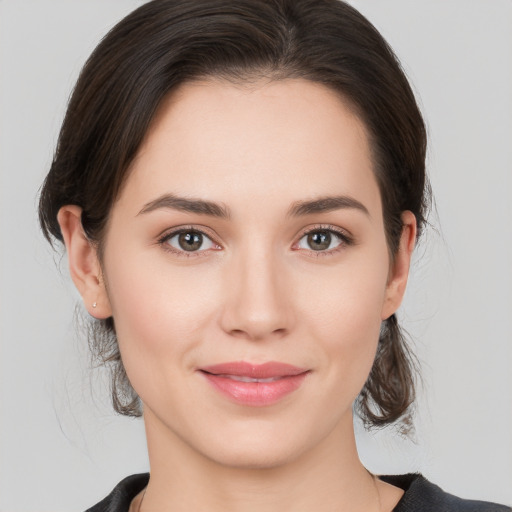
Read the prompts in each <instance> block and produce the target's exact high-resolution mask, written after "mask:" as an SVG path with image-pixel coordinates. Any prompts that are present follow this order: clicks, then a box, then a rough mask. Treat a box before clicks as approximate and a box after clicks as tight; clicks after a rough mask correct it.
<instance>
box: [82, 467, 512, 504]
mask: <svg viewBox="0 0 512 512" xmlns="http://www.w3.org/2000/svg"><path fill="white" fill-rule="evenodd" d="M380 478H381V479H382V480H384V481H385V482H388V483H390V484H393V485H395V486H396V487H400V488H401V489H403V490H404V491H405V493H404V495H403V496H402V499H401V500H400V501H399V502H398V504H397V505H396V507H395V508H394V509H393V512H512V508H510V507H505V506H503V505H497V504H496V503H489V502H487V501H473V500H463V499H461V498H457V497H455V496H453V495H452V494H448V493H446V492H444V491H443V490H442V489H440V488H439V487H438V486H437V485H434V484H431V483H430V482H429V481H428V480H426V479H425V478H424V477H423V476H421V475H419V474H410V475H396V476H381V477H380ZM148 481H149V473H142V474H140V475H132V476H129V477H127V478H125V479H124V480H122V481H121V482H119V484H117V486H116V487H115V489H114V490H113V491H112V492H111V493H110V494H109V495H108V496H107V497H106V498H105V499H104V500H103V501H100V502H99V503H98V504H97V505H95V506H94V507H92V508H90V509H88V510H87V511H86V512H128V509H129V508H130V503H131V501H132V500H133V498H135V496H136V495H137V494H138V493H139V492H140V491H142V489H144V487H146V485H147V484H148Z"/></svg>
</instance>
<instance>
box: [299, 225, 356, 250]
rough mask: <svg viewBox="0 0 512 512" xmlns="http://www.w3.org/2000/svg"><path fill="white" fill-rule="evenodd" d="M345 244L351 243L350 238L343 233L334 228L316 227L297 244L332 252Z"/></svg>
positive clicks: (305, 247)
mask: <svg viewBox="0 0 512 512" xmlns="http://www.w3.org/2000/svg"><path fill="white" fill-rule="evenodd" d="M343 244H345V245H350V240H349V239H348V237H345V236H343V235H342V234H341V233H337V232H336V231H334V230H332V229H315V230H312V231H310V232H309V233H305V234H304V235H303V236H302V237H301V239H300V240H299V243H298V244H297V246H298V248H299V249H307V250H309V251H316V252H331V251H332V250H333V249H336V248H338V247H339V246H341V245H343Z"/></svg>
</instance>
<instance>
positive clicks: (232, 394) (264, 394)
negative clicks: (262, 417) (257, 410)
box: [199, 361, 309, 406]
mask: <svg viewBox="0 0 512 512" xmlns="http://www.w3.org/2000/svg"><path fill="white" fill-rule="evenodd" d="M199 371H200V372H201V373H202V374H203V375H204V376H205V377H206V379H207V380H208V382H209V383H210V384H211V385H212V386H213V387H214V388H215V389H217V391H220V392H221V393H223V394H224V395H226V396H228V397H229V398H231V399H232V400H234V401H235V402H237V403H239V404H242V405H252V406H265V405H271V404H274V403H276V402H278V401H279V400H281V399H282V398H283V397H285V396H286V395H288V394H290V393H291V392H293V391H295V390H296V389H298V388H299V387H300V385H301V384H302V382H303V381H304V378H305V377H306V375H307V374H308V373H309V370H307V369H304V368H298V367H297V366H292V365H290V364H285V363H277V362H268V363H264V364H259V365H256V364H251V363H247V362H244V361H239V362H230V363H223V364H217V365H213V366H205V367H202V368H199Z"/></svg>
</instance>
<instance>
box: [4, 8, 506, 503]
mask: <svg viewBox="0 0 512 512" xmlns="http://www.w3.org/2000/svg"><path fill="white" fill-rule="evenodd" d="M141 3H143V2H142V1H140V0H139V1H137V0H87V1H80V0H60V1H58V0H34V1H28V0H0V73H1V75H0V78H1V81H0V109H1V110H0V112H1V118H0V119H1V120H0V123H1V124H0V130H1V133H0V144H1V147H0V168H1V175H0V180H1V181H0V230H1V231H0V236H1V242H0V244H1V245H0V247H1V253H0V255H1V256H0V258H1V260H0V322H1V325H0V335H1V349H0V350H1V352H0V372H1V373H0V377H1V386H0V414H1V423H0V457H1V459H0V461H1V462H0V510H2V511H9V512H32V511H42V512H44V511H52V512H61V511H62V512H64V511H72V510H75V511H79V510H83V509H85V508H87V507H88V506H90V505H92V504H93V503H94V502H96V501H98V500H99V499H100V498H101V497H102V496H103V495H104V494H106V493H107V492H108V491H109V490H110V489H111V487H112V486H113V485H114V484H115V483H116V482H117V481H118V480H120V479H121V478H122V477H124V476H125V475H128V474H130V473H134V472H138V471H144V470H146V469H147V460H146V455H145V441H144V432H143V427H142V422H141V421H140V420H130V419H125V418H118V417H116V416H115V415H114V414H113V413H112V412H111V410H110V406H109V397H108V392H107V391H106V390H105V388H106V387H107V382H108V381H107V377H106V376H105V374H104V373H103V372H102V371H98V370H95V371H91V370H90V369H89V368H88V365H89V363H88V356H87V347H86V342H85V341H84V340H83V337H81V336H80V335H79V334H77V332H76V331H77V330H76V328H75V325H74V322H73V311H74V304H75V302H76V301H77V294H76V292H75V291H74V289H73V287H72V285H71V283H70V280H69V277H68V275H67V270H66V260H65V257H64V258H61V256H60V254H59V253H58V252H57V253H53V252H52V251H51V249H50V248H49V247H48V246H47V244H45V242H44V241H43V240H42V236H41V235H40V233H39V231H38V227H37V222H36V216H35V209H36V201H37V200H36V198H37V192H38V187H39V186H40V184H41V182H42V179H43V177H44V175H45V172H46V171H47V169H48V166H49V163H50V161H51V154H52V151H53V147H54V144H55V141H56V136H57V130H58V128H59V124H60V122H61V119H62V116H63V112H64V108H65V103H66V100H67V97H68V95H69V93H70V90H71V88H72V85H73V83H74V81H75V79H76V77H77V74H78V72H79V69H80V67H81V65H82V64H83V62H84V60H85V58H86V57H87V56H88V54H89V53H90V52H91V51H92V49H93V48H94V46H95V44H96V43H97V42H98V41H99V39H100V37H101V36H102V35H103V34H104V33H105V32H106V31H107V29H109V28H110V27H111V26H112V25H113V24H114V23H115V22H116V21H117V20H119V19H120V18H121V17H122V16H123V15H125V14H126V13H128V12H129V11H130V10H132V9H133V8H134V7H136V6H138V5H140V4H141ZM352 3H353V4H354V5H355V6H356V7H358V8H359V9H360V10H361V11H362V12H363V13H364V14H366V15H367V16H368V17H369V19H370V20H371V21H372V22H373V23H374V24H375V25H376V26H377V28H379V29H380V30H381V31H382V32H383V34H384V36H385V37H386V38H387V39H388V41H389V42H390V44H391V46H392V47H393V48H394V49H395V50H396V52H397V54H398V55H399V57H400V58H401V59H402V61H403V65H404V68H405V70H406V72H407V74H408V75H409V77H410V78H411V80H412V82H413V84H414V87H415V89H416V90H417V91H418V98H419V100H420V103H421V105H422V108H423V110H424V112H425V115H426V119H427V122H428V125H429V132H430V149H429V170H430V175H431V179H432V184H433V187H434V192H435V197H436V203H437V213H436V214H433V215H432V216H431V222H432V224H433V226H434V227H433V228H432V229H431V230H429V232H428V233H427V236H426V238H425V240H424V241H423V243H422V245H421V246H420V247H419V250H418V251H417V257H416V262H415V265H414V268H413V274H412V278H411V282H410V286H409V289H408V293H407V297H406V302H405V304H404V307H403V309H402V312H401V318H402V320H403V321H404V323H405V325H406V327H407V329H408V330H409V332H410V334H411V336H412V338H413V341H414V345H415V346H416V350H417V352H418V354H419V356H420V359H421V360H422V362H423V376H424V390H423V391H422V392H421V396H420V400H419V402H418V415H417V425H418V431H417V435H416V442H415V443H413V442H410V441H407V440H402V439H400V438H399V437H398V436H397V435H396V434H395V433H394V432H393V430H384V431H382V432H378V433H373V434H367V433H365V432H363V431H362V430H361V428H360V426H359V425H357V429H358V433H359V446H360V452H361V456H362V458H363V460H364V461H365V462H366V464H367V465H368V467H369V468H370V469H372V470H373V471H376V472H382V473H392V472H405V471H416V470H419V471H422V472H423V473H424V474H425V475H427V476H428V477H429V478H430V479H432V480H434V481H435V482H436V483H438V484H439V485H441V486H442V487H444V488H445V490H448V491H451V492H453V493H456V494H459V495H461V496H463V497H468V498H469V497H473V498H481V499H489V500H496V501H501V502H505V503H508V504H512V375H511V370H510V368H511V363H512V334H511V333H512V265H511V263H512V227H511V224H512V207H511V201H510V196H511V192H512V99H511V96H512V1H510V0H485V1H484V0H480V1H476V0H429V1H428V2H425V1H419V0H385V1H383V0H357V1H356V0H354V1H353V2H352ZM59 267H60V268H61V271H59V270H58V268H59Z"/></svg>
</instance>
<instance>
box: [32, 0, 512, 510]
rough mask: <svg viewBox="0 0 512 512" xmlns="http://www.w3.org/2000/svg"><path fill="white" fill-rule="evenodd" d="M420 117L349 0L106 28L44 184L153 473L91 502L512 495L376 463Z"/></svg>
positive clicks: (416, 201)
mask: <svg viewBox="0 0 512 512" xmlns="http://www.w3.org/2000/svg"><path fill="white" fill-rule="evenodd" d="M425 150H426V136H425V128H424V124H423V121H422V118H421V115H420V113H419V110H418V108H417V106H416V102H415V99H414V95H413V94H412V91H411V89H410V87H409V84H408V83H407V80H406V78H405V76H404V75H403V73H402V71H401V69H400V67H399V64H398V63H397V61H396V59H395V57H394V55H393V54H392V52H391V51H390V49H389V48H388V46H387V45H386V43H385V42H384V40H383V39H382V38H381V36H380V35H379V34H378V33H377V32H376V30H375V29H374V28H373V27H372V26H371V25H370V24H369V23H368V22H367V20H365V19H364V18H363V17H362V16H361V15H359V14H358V13H357V12H356V11H355V10H353V9H352V8H350V7H348V6H347V5H345V4H343V3H341V2H337V1H322V2H318V1H312V0H308V1H290V0H279V1H278V0H274V1H242V2H240V1H237V2H232V1H229V2H228V1H220V0H219V1H211V0H209V1H193V2H190V1H181V2H178V1H175V0H173V1H168V0H159V1H154V2H150V3H148V4H146V5H144V6H142V7H141V8H139V9H138V10H137V11H135V12H134V13H132V14H131V15H130V16H128V17H127V18H125V20H123V21H122V22H121V23H120V24H119V25H118V26H117V27H115V28H114V29H113V30H112V31H111V32H110V33H109V35H108V36H107V37H106V38H105V39H104V40H103V42H102V43H101V44H100V45H99V46H98V48H97V49H96V50H95V52H94V53H93V55H92V56H91V58H90V60H89V62H88V63H87V65H86V67H85V68H84V70H83V72H82V75H81V77H80V79H79V81H78V83H77V86H76V88H75V91H74V93H73V96H72V98H71V101H70V104H69V107H68V111H67V114H66V118H65V121H64V124H63V127H62V130H61V135H60V138H59V143H58V148H57V152H56V155H55V158H54V161H53V164H52V168H51V170H50V173H49V175H48V177H47V179H46V181H45V185H44V187H43V190H42V194H41V204H40V217H41V223H42V227H43V230H44V232H45V234H46V235H47V237H48V238H49V239H52V237H53V238H56V239H59V240H61V241H63V242H64V243H65V245H66V250H67V253H68V259H69V265H70V272H71V276H72V278H73V281H74V283H75V285H76V287H77V288H78V290H79V292H80V294H81V296H82V298H83V301H84V305H85V307H86V308H87V310H88V312H89V313H90V315H91V316H92V317H93V318H95V319H96V320H97V321H96V324H95V332H94V333H93V336H94V343H95V344H96V350H97V351H98V352H99V353H102V354H103V355H105V354H106V356H105V359H106V360H107V361H109V362H111V363H112V362H113V363H114V373H113V402H114V407H115V408H116V410H117V411H119V412H121V413H123V414H128V415H140V414H142V413H143V415H144V422H145V427H146V435H147V441H148V451H149V459H150V465H151V478H150V479H149V478H148V475H138V476H133V477H130V478H128V479H127V480H125V481H123V482H121V483H120V484H119V486H118V487H117V488H116V490H115V491H113V493H112V494H111V495H110V496H109V497H107V498H106V499H105V500H104V501H103V502H101V503H99V504H98V505H97V506H96V507H93V508H92V509H91V510H94V511H99V510H130V511H132V512H134V511H151V510H217V509H218V510H240V511H243V510H255V509H258V510H261V509H263V510H278V509H279V510H365V511H369V510H381V511H390V510H398V511H400V510H403V511H405V510H431V509H432V510H433V509H435V510H507V509H506V507H501V506H499V505H493V504H489V503H487V504H486V503H483V502H468V501H464V500H459V499H457V498H454V497H453V496H450V495H448V494H446V493H443V492H442V491H441V490H440V489H439V488H437V487H436V486H434V485H432V484H430V483H429V482H427V481H426V480H425V479H423V477H421V476H420V475H407V476H403V477H380V478H379V477H377V476H375V475H372V474H370V473H369V472H368V471H367V470H366V469H365V468H364V466H363V465H362V463H361V462H360V460H359V457H358V455H357V451H356V446H355V438H354V430H353V415H352V411H353V408H354V404H355V409H356V410H357V411H358V413H359V414H360V415H361V417H362V418H363V419H364V421H365V423H366V424H367V425H368V426H382V425H387V424H390V423H394V422H398V423H399V424H401V425H402V428H403V429H405V430H406V429H407V428H408V427H409V425H410V406H411V404H412V402H413V400H414V377H413V367H414V365H413V363H412V360H411V356H410V354H409V352H408V349H407V346H406V344H405V341H404V339H403V337H402V335H401V331H400V327H399V325H398V322H397V319H396V316H395V312H396V310H397V309H398V307H399V305H400V303H401V300H402V298H403V294H404V291H405V287H406V282H407V277H408V272H409V265H410V259H411V255H412V252H413V248H414V245H415V242H416V240H417V238H418V237H419V236H420V234H421V231H422V228H423V226H424V223H425V215H426V210H427V207H428V184H427V181H426V177H425Z"/></svg>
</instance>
